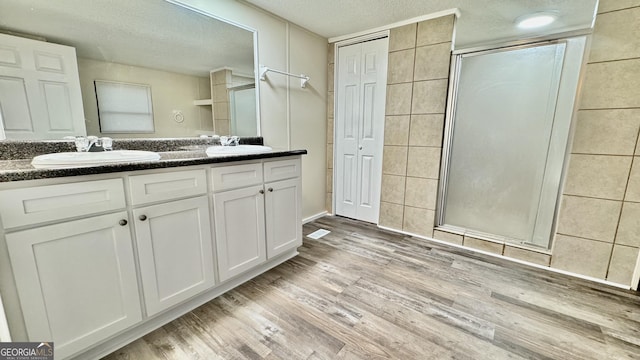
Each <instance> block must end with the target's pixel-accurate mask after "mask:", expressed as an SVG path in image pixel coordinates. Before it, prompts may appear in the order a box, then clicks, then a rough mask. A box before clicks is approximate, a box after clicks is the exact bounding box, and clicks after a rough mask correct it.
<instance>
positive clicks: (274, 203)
mask: <svg viewBox="0 0 640 360" xmlns="http://www.w3.org/2000/svg"><path fill="white" fill-rule="evenodd" d="M265 188H266V189H267V192H266V195H267V198H266V201H265V205H266V212H265V214H266V226H267V257H268V258H272V257H274V256H277V255H279V254H281V253H283V252H285V251H287V250H290V249H295V248H297V247H298V246H300V245H302V219H301V217H302V209H301V200H300V199H301V197H302V189H301V188H302V186H301V185H300V178H295V179H290V180H283V181H277V182H272V183H268V184H266V185H265Z"/></svg>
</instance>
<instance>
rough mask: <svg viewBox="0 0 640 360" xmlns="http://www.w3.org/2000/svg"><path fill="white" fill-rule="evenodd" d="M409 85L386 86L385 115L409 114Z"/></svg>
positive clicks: (410, 89) (410, 86) (410, 91)
mask: <svg viewBox="0 0 640 360" xmlns="http://www.w3.org/2000/svg"><path fill="white" fill-rule="evenodd" d="M412 91H413V88H412V85H411V83H407V84H395V85H387V104H386V108H385V112H386V114H387V115H408V114H410V113H411V93H412Z"/></svg>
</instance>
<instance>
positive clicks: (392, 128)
mask: <svg viewBox="0 0 640 360" xmlns="http://www.w3.org/2000/svg"><path fill="white" fill-rule="evenodd" d="M409 121H410V118H409V115H396V116H387V117H386V118H385V120H384V144H385V145H403V146H407V144H408V143H409Z"/></svg>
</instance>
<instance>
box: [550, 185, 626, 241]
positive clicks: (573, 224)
mask: <svg viewBox="0 0 640 360" xmlns="http://www.w3.org/2000/svg"><path fill="white" fill-rule="evenodd" d="M621 207H622V202H621V201H612V200H602V199H592V198H584V197H578V196H566V195H565V196H563V197H562V206H561V208H560V219H559V221H558V233H559V234H563V235H570V236H579V237H584V238H588V239H595V240H601V241H607V242H613V239H614V237H615V233H616V226H617V225H618V217H619V216H620V209H621Z"/></svg>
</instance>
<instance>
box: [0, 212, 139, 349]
mask: <svg viewBox="0 0 640 360" xmlns="http://www.w3.org/2000/svg"><path fill="white" fill-rule="evenodd" d="M123 219H125V220H126V219H127V213H126V212H120V213H115V214H109V215H102V216H96V217H92V218H88V219H82V220H76V221H70V222H66V223H61V224H56V225H51V226H43V227H39V228H35V229H30V230H24V231H20V232H16V233H12V234H7V235H6V239H7V246H8V249H9V257H10V258H11V263H12V264H13V268H14V276H15V279H16V286H17V289H18V294H19V295H20V304H21V306H22V310H23V314H24V320H25V325H26V327H27V332H28V335H29V340H30V341H54V342H55V343H56V357H60V358H65V357H67V356H69V355H71V354H73V353H75V352H77V351H80V350H82V349H85V348H87V347H88V346H91V345H93V344H95V343H97V342H99V341H101V340H103V339H106V338H108V337H109V336H112V335H114V334H116V333H118V332H120V331H122V330H124V329H126V328H128V327H129V326H132V325H134V324H136V323H137V322H139V321H140V320H141V319H142V316H141V309H140V300H139V294H138V283H137V280H136V268H135V263H134V255H133V246H132V244H131V234H130V232H129V227H128V225H126V223H124V225H122V224H121V223H119V222H121V221H122V220H123Z"/></svg>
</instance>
